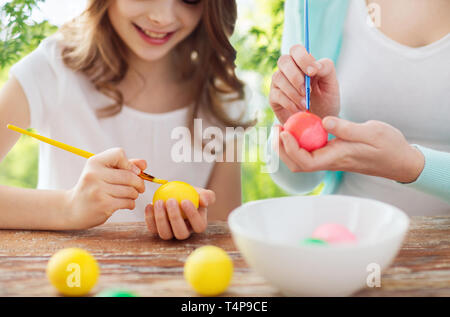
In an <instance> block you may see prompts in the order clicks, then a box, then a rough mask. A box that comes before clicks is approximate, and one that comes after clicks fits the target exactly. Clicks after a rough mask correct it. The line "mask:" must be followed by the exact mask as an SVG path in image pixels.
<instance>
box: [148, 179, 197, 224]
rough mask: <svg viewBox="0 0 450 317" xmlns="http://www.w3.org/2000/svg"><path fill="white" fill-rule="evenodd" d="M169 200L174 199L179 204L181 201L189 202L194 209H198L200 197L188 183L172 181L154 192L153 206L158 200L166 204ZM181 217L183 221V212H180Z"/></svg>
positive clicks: (184, 216)
mask: <svg viewBox="0 0 450 317" xmlns="http://www.w3.org/2000/svg"><path fill="white" fill-rule="evenodd" d="M171 198H173V199H176V201H178V203H179V204H181V202H182V201H183V200H190V201H191V202H192V203H193V204H194V206H195V208H198V206H199V203H200V196H199V194H198V193H197V191H196V190H195V188H194V187H193V186H191V185H189V184H188V183H184V182H179V181H174V182H168V183H166V184H164V185H162V186H161V187H159V188H158V189H157V190H156V192H155V194H154V195H153V205H155V203H156V202H157V201H158V200H162V201H164V202H166V201H167V200H169V199H171ZM181 215H182V216H183V218H184V219H186V218H187V217H186V215H185V214H184V212H183V211H181Z"/></svg>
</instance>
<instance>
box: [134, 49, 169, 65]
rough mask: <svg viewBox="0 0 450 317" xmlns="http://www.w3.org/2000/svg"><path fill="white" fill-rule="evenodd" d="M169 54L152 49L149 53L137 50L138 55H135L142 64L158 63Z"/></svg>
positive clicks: (167, 51)
mask: <svg viewBox="0 0 450 317" xmlns="http://www.w3.org/2000/svg"><path fill="white" fill-rule="evenodd" d="M169 53H170V50H158V49H152V50H151V51H150V50H148V49H146V50H139V53H137V54H136V55H137V57H138V58H139V59H140V60H142V61H143V62H148V63H152V62H158V61H161V60H163V59H165V58H166V57H167V56H168V55H169Z"/></svg>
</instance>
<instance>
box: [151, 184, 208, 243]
mask: <svg viewBox="0 0 450 317" xmlns="http://www.w3.org/2000/svg"><path fill="white" fill-rule="evenodd" d="M197 191H198V193H199V195H200V207H199V208H198V209H197V208H195V206H194V204H193V203H192V202H191V201H189V200H183V201H182V202H181V206H180V205H179V204H178V202H177V201H176V200H175V199H169V200H168V201H167V202H166V203H165V204H164V202H163V201H162V200H158V201H156V203H155V206H153V205H152V204H149V205H147V207H146V208H145V222H146V223H147V227H148V229H149V230H150V232H151V233H152V234H155V235H159V236H160V237H161V239H164V240H170V239H173V238H174V237H175V238H176V239H178V240H185V239H187V238H189V237H190V235H191V233H192V232H193V231H194V232H196V233H201V232H203V231H205V230H206V227H207V226H208V220H207V213H208V212H207V208H208V206H211V205H212V204H214V202H215V201H216V194H215V193H214V192H213V191H211V190H207V189H201V188H197ZM181 210H183V212H184V214H185V215H186V217H187V219H186V220H184V219H183V217H182V216H181Z"/></svg>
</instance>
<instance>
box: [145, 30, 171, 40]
mask: <svg viewBox="0 0 450 317" xmlns="http://www.w3.org/2000/svg"><path fill="white" fill-rule="evenodd" d="M144 33H145V34H146V35H147V36H149V37H152V38H155V39H162V38H165V37H166V36H167V33H165V34H161V33H154V32H150V31H146V30H144Z"/></svg>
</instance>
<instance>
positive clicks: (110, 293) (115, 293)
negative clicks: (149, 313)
mask: <svg viewBox="0 0 450 317" xmlns="http://www.w3.org/2000/svg"><path fill="white" fill-rule="evenodd" d="M96 297H139V295H137V294H135V293H133V292H130V291H127V290H121V289H109V290H104V291H102V292H100V293H99V294H98V295H97V296H96Z"/></svg>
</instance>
